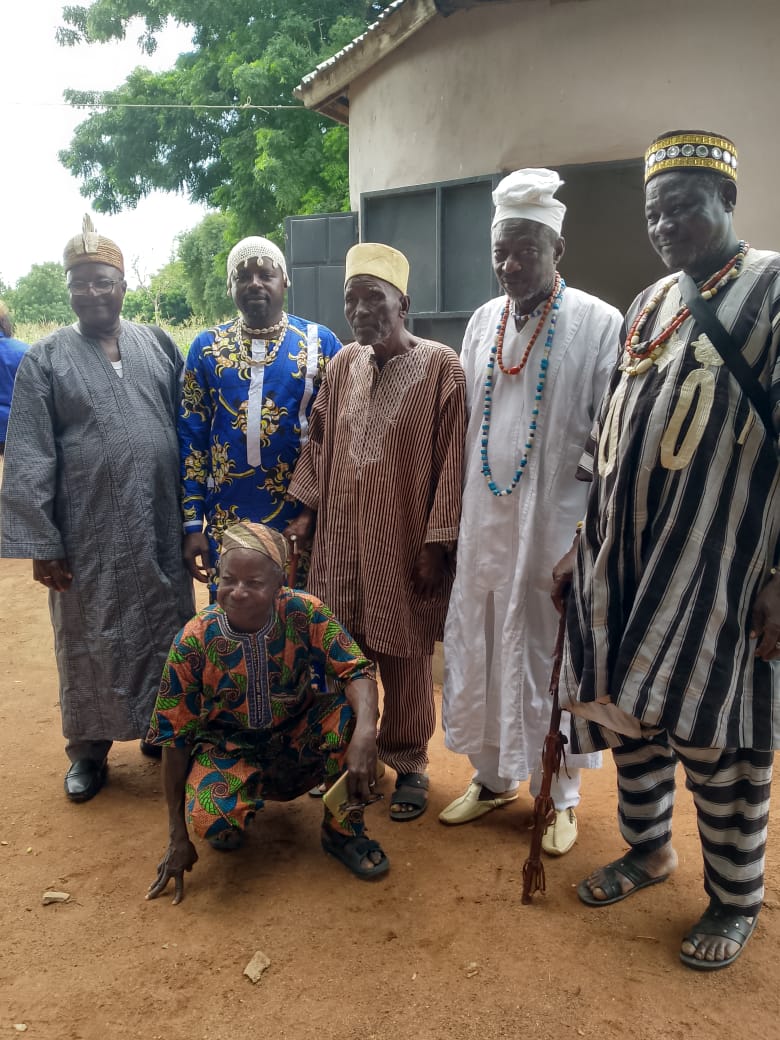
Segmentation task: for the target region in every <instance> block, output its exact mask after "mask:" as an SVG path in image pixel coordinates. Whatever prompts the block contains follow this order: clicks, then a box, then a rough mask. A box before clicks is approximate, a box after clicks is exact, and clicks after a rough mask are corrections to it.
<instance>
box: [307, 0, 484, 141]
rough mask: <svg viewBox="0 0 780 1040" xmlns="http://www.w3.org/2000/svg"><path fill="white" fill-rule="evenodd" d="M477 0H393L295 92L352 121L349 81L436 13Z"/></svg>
mask: <svg viewBox="0 0 780 1040" xmlns="http://www.w3.org/2000/svg"><path fill="white" fill-rule="evenodd" d="M473 2H474V0H438V3H437V0H393V3H391V4H390V5H389V6H388V7H387V8H386V9H385V10H384V11H383V12H382V14H381V15H380V16H379V18H378V19H377V20H376V21H375V22H373V23H372V24H371V25H369V26H368V28H367V29H366V31H365V32H364V33H363V34H362V35H361V36H358V37H357V38H356V39H354V40H352V42H351V43H348V44H347V46H346V47H344V48H342V50H340V51H338V52H337V53H336V54H334V55H333V57H332V58H328V60H327V61H324V62H322V64H321V65H318V66H317V68H316V69H314V71H313V72H310V73H309V75H308V76H304V78H303V80H302V81H301V82H300V83H299V84H298V86H297V87H296V88H295V90H294V91H293V93H294V94H295V96H296V97H297V98H300V99H301V101H303V103H304V105H305V106H306V107H307V108H313V109H316V111H318V112H322V114H323V115H326V116H329V117H330V118H331V119H335V120H336V122H338V123H344V124H347V123H349V96H348V88H349V84H350V83H351V82H352V81H353V80H354V79H356V78H357V77H358V76H360V75H361V74H362V73H364V72H366V71H367V70H368V69H370V68H371V67H372V66H374V65H376V63H377V62H378V61H381V60H382V58H384V57H385V56H386V55H388V54H391V53H392V52H393V51H394V50H395V49H396V47H400V46H401V44H402V43H404V42H405V41H406V40H408V39H409V37H410V36H413V35H414V33H416V32H417V31H418V30H419V29H421V28H422V27H423V26H424V25H426V24H427V23H428V22H430V21H431V20H432V19H433V18H435V17H436V15H437V14H439V13H442V14H451V13H453V11H454V10H455V9H456V8H457V7H463V6H470V5H471V4H472V3H473Z"/></svg>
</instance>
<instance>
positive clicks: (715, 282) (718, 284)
mask: <svg viewBox="0 0 780 1040" xmlns="http://www.w3.org/2000/svg"><path fill="white" fill-rule="evenodd" d="M748 249H750V246H749V245H748V243H747V242H744V241H742V242H740V243H739V249H738V250H737V253H736V255H735V256H733V257H732V258H731V259H730V260H729V262H728V263H727V264H726V265H725V266H724V267H722V268H721V269H720V270H719V271H717V272H716V273H715V274H714V275H712V277H711V278H708V279H707V281H706V282H705V283H704V285H703V286H702V287H701V289H700V290H699V292H700V293H701V295H702V297H703V298H704V299H705V300H711V299H712V297H713V296H715V295H716V293H718V292H720V290H721V289H722V288H723V287H724V286H725V285H728V283H729V282H730V281H731V280H732V279H733V278H738V277H739V275H740V273H741V272H742V266H743V263H744V260H745V256H746V254H747V251H748ZM678 277H679V276H678V275H675V276H674V277H673V278H669V279H668V280H667V281H665V282H664V283H663V284H662V285H660V286H659V288H658V289H657V290H656V292H655V293H654V294H653V296H652V297H651V298H650V299H649V300H648V302H647V303H646V304H645V305H644V307H643V308H642V309H641V311H640V312H639V314H638V315H637V316H636V318H635V319H634V323H633V325H632V326H631V328H630V329H629V330H628V335H627V336H626V354H627V355H628V357H629V358H632V359H633V361H634V364H630V363H628V362H625V361H624V363H623V370H624V371H625V372H626V374H627V375H629V376H639V375H642V373H643V372H647V371H648V369H649V368H650V367H651V366H652V365H653V362H654V361H655V360H656V358H658V357H660V355H661V354H663V352H664V350H666V347H667V344H668V342H669V339H670V338H671V335H672V333H673V332H676V330H677V329H679V327H680V326H681V325H682V323H683V322H684V321H685V320H686V318H688V317H690V313H691V312H690V310H689V309H688V306H687V304H684V305H683V306H682V307H680V308H679V309H678V310H677V312H676V313H675V315H674V317H673V318H672V319H671V321H669V322H668V323H667V324H666V325H664V327H663V328H662V329H661V331H660V332H659V333H658V335H657V336H656V337H655V338H654V339H651V340H650V341H649V342H648V343H642V342H641V332H642V329H643V328H644V327H645V325H646V324H647V319H648V318H649V317H650V315H651V314H652V313H653V311H654V310H655V309H656V307H658V305H659V304H660V303H661V301H662V300H663V299H664V297H665V296H666V294H667V293H668V292H669V290H670V289H671V287H672V286H673V285H676V284H677V279H678Z"/></svg>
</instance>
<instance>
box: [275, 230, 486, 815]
mask: <svg viewBox="0 0 780 1040" xmlns="http://www.w3.org/2000/svg"><path fill="white" fill-rule="evenodd" d="M408 280H409V262H408V260H407V259H406V257H405V256H404V255H403V254H402V253H399V252H398V250H396V249H391V248H390V247H389V246H385V245H379V244H376V243H371V242H364V243H362V244H360V245H356V246H353V247H352V249H350V251H349V252H348V253H347V263H346V281H345V286H344V301H345V302H344V313H345V315H346V317H347V321H348V322H349V324H350V325H351V327H352V331H353V333H354V335H355V342H354V343H352V344H350V345H349V346H348V347H345V348H344V349H343V350H342V351H341V353H340V354H339V355H338V357H337V358H336V359H335V361H334V362H333V363H332V364H331V365H330V366H329V367H328V371H327V374H326V378H325V382H324V384H323V387H322V390H321V391H320V396H319V397H318V399H317V404H316V405H315V408H314V412H313V414H312V424H311V438H310V440H309V443H308V445H307V446H306V448H305V449H304V451H303V453H302V455H301V459H300V462H299V463H298V466H297V468H296V470H295V474H294V477H293V480H292V482H291V484H290V495H292V496H293V497H294V498H296V499H297V500H298V501H299V502H300V503H302V504H303V506H305V507H306V508H304V510H303V512H302V513H301V515H300V517H299V518H298V519H297V520H296V521H294V522H293V523H292V524H291V525H290V527H289V528H288V530H287V532H286V533H287V534H288V536H289V535H295V536H296V537H299V538H301V539H302V540H303V541H306V540H307V539H311V536H312V533H313V534H314V550H313V556H312V569H311V574H310V579H309V586H310V589H311V591H312V592H313V593H314V594H315V595H316V596H319V597H320V599H323V600H325V602H327V603H328V605H329V606H331V607H332V609H333V611H334V613H335V614H336V616H337V617H338V618H339V620H340V621H342V622H343V624H345V625H346V626H347V628H348V630H349V631H350V632H351V633H352V635H353V636H354V637H355V639H356V640H357V642H358V644H359V645H360V646H361V647H362V649H363V652H364V653H365V654H366V655H367V656H368V657H370V658H372V659H373V660H375V661H376V662H377V663H378V664H379V671H380V675H381V679H382V685H383V687H384V693H385V696H384V708H383V712H382V721H381V725H380V729H379V735H378V738H377V747H378V751H379V758H380V759H381V760H382V761H383V762H385V763H387V765H389V766H391V767H392V768H393V769H395V770H396V772H397V773H398V778H397V782H396V789H395V794H394V796H393V800H392V804H391V806H390V816H391V818H392V819H394V820H400V821H407V820H412V819H414V818H415V817H417V816H420V815H421V814H422V813H423V812H424V811H425V809H426V806H427V798H428V796H427V790H428V778H427V776H426V775H425V769H426V767H427V764H428V741H429V740H430V738H431V736H432V735H433V729H434V726H435V724H436V712H435V709H434V703H433V675H432V655H433V646H434V641H435V640H436V639H438V638H440V634H441V629H442V626H443V622H444V615H445V612H446V610H447V601H448V599H449V593H450V587H451V583H452V579H451V559H452V551H453V549H454V545H455V539H456V538H457V535H458V518H459V516H460V494H461V492H460V481H461V466H462V459H463V435H464V427H465V400H464V381H463V370H462V369H461V366H460V362H459V361H458V358H457V356H456V354H455V353H454V351H452V350H451V349H450V348H449V347H445V346H443V345H442V344H441V343H431V342H429V341H427V340H421V339H418V338H417V337H416V336H413V335H412V334H411V333H410V332H409V331H408V330H407V328H406V326H405V320H406V315H407V314H408V312H409V305H410V301H409V297H408V295H407V292H406V290H407V284H408ZM315 523H316V529H315Z"/></svg>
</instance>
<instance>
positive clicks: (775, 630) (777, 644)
mask: <svg viewBox="0 0 780 1040" xmlns="http://www.w3.org/2000/svg"><path fill="white" fill-rule="evenodd" d="M750 638H751V639H757V640H758V644H757V646H756V657H760V658H761V660H762V661H776V660H778V659H780V574H775V575H774V576H773V577H772V578H771V579H770V580H769V581H768V582H767V584H766V585H765V586H764V587H763V589H762V590H761V591H760V592H759V594H758V596H756V602H755V603H754V604H753V613H752V616H751V622H750Z"/></svg>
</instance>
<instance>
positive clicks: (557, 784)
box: [469, 745, 582, 812]
mask: <svg viewBox="0 0 780 1040" xmlns="http://www.w3.org/2000/svg"><path fill="white" fill-rule="evenodd" d="M498 757H499V749H498V748H497V747H490V746H488V745H486V746H484V747H483V748H482V750H481V751H480V752H479V753H478V754H475V755H469V761H470V762H471V764H472V765H473V766H474V769H475V770H476V772H475V774H474V782H475V783H477V784H482V785H483V787H487V788H488V789H489V790H491V791H494V792H495V793H496V794H501V793H502V792H504V791H513V790H514V789H515V788H516V787H517V786H518V784H520V783H522V782H523V780H525V779H526V777H524V776H499V774H498ZM541 757H542V756H541V754H540V755H539V764H538V765H537V766H536V768H535V769H534V771H533V772H532V773H531V781H530V784H529V790H530V792H531V795H532V796H533V797H534V798H536V796H537V795H538V794H539V791H540V790H541V787H542V761H541ZM581 772H582V770H580V769H568V775H567V770H566V768H565V767H564V766H563V765H561V771H560V774H559V776H558V777H557V778H556V777H553V780H552V786H551V788H550V795H551V796H552V800H553V802H554V804H555V808H556V809H557V810H558V812H561V811H562V810H563V809H574V808H575V806H577V805H579V804H580V774H581Z"/></svg>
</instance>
